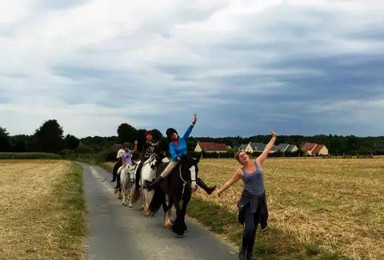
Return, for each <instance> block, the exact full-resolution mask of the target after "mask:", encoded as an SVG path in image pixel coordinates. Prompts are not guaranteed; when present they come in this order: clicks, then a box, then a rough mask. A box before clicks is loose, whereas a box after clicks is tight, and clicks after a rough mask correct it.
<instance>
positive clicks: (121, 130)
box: [117, 123, 137, 143]
mask: <svg viewBox="0 0 384 260" xmlns="http://www.w3.org/2000/svg"><path fill="white" fill-rule="evenodd" d="M117 135H118V141H119V142H120V143H124V142H131V143H133V141H134V140H135V139H136V138H137V130H136V128H134V127H133V126H131V125H129V124H127V123H123V124H121V125H120V126H119V127H118V128H117Z"/></svg>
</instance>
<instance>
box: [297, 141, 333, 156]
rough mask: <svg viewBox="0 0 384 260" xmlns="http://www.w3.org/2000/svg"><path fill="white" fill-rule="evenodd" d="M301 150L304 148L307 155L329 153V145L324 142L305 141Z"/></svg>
mask: <svg viewBox="0 0 384 260" xmlns="http://www.w3.org/2000/svg"><path fill="white" fill-rule="evenodd" d="M301 150H303V152H304V154H305V155H328V154H329V151H328V149H327V147H326V146H325V145H323V144H316V143H305V144H304V145H303V146H302V147H301Z"/></svg>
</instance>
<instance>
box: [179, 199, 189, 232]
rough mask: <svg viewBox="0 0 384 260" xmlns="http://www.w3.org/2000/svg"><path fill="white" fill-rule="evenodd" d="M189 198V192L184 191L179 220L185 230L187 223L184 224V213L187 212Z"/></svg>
mask: <svg viewBox="0 0 384 260" xmlns="http://www.w3.org/2000/svg"><path fill="white" fill-rule="evenodd" d="M190 200H191V192H186V193H185V194H184V197H183V207H182V209H181V222H182V226H183V231H186V230H187V225H186V224H185V214H187V206H188V203H189V201H190Z"/></svg>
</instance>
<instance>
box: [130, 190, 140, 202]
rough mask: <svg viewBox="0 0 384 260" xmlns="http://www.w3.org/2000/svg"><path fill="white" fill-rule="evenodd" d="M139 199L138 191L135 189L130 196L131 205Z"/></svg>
mask: <svg viewBox="0 0 384 260" xmlns="http://www.w3.org/2000/svg"><path fill="white" fill-rule="evenodd" d="M139 198H140V190H137V189H135V190H134V191H133V194H132V203H136V201H138V200H139Z"/></svg>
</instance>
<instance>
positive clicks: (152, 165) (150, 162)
mask: <svg viewBox="0 0 384 260" xmlns="http://www.w3.org/2000/svg"><path fill="white" fill-rule="evenodd" d="M159 160H161V158H160V157H159V155H157V154H152V155H151V156H150V157H149V158H148V159H147V160H146V161H145V162H144V164H143V168H141V178H140V186H141V200H142V207H143V211H144V215H146V216H149V215H150V214H151V213H150V211H149V208H148V207H149V203H150V202H151V200H152V197H153V193H154V191H148V190H147V189H146V188H145V187H144V185H145V181H146V180H147V181H152V180H153V179H155V178H156V166H157V165H159V164H160V161H159ZM162 161H163V162H164V161H168V158H166V157H165V158H164V159H163V160H162Z"/></svg>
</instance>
